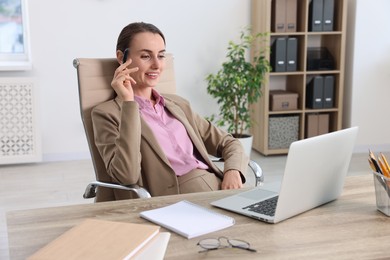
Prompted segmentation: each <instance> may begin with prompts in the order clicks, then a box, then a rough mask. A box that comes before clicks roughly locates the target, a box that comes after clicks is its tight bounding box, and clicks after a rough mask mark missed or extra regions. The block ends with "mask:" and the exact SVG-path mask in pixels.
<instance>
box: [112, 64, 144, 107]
mask: <svg viewBox="0 0 390 260" xmlns="http://www.w3.org/2000/svg"><path fill="white" fill-rule="evenodd" d="M131 63H132V60H131V59H128V60H127V61H126V62H125V63H123V64H121V65H120V66H119V67H118V68H117V69H116V70H115V73H114V78H113V79H112V81H111V86H112V88H113V89H114V90H115V92H116V94H117V95H118V96H119V98H120V99H121V100H123V101H133V100H134V92H133V88H132V84H137V82H136V81H135V80H134V79H133V78H132V77H131V76H130V74H131V73H134V72H136V71H138V67H134V68H128V66H129V65H130V64H131Z"/></svg>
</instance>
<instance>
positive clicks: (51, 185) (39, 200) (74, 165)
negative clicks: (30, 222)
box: [0, 152, 370, 260]
mask: <svg viewBox="0 0 390 260" xmlns="http://www.w3.org/2000/svg"><path fill="white" fill-rule="evenodd" d="M251 157H252V159H253V160H255V161H256V162H257V163H259V165H260V166H261V167H262V169H263V172H264V174H265V181H266V182H274V181H280V180H281V177H282V176H283V171H284V165H285V162H286V156H268V157H264V156H261V155H260V154H258V153H257V152H252V155H251ZM358 174H370V169H369V167H368V163H367V154H354V155H353V158H352V161H351V164H350V169H349V172H348V175H358ZM94 179H95V177H94V172H93V166H92V163H91V161H89V160H83V161H66V162H50V163H39V164H22V165H10V166H0V180H1V181H0V259H4V260H6V259H9V253H8V237H7V228H6V220H5V213H6V212H7V211H12V210H20V209H31V208H43V207H53V206H63V205H72V204H81V203H93V199H89V200H84V199H83V198H82V194H83V192H84V189H85V186H86V185H87V183H88V182H90V181H92V180H94Z"/></svg>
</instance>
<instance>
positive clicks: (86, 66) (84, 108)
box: [73, 54, 176, 202]
mask: <svg viewBox="0 0 390 260" xmlns="http://www.w3.org/2000/svg"><path fill="white" fill-rule="evenodd" d="M73 66H74V67H75V68H76V69H77V79H78V88H79V99H80V112H81V119H82V121H83V125H84V129H85V133H86V136H87V141H88V145H89V150H90V153H91V157H92V162H93V165H94V169H95V174H96V179H97V180H98V181H103V182H112V180H111V178H110V177H109V176H108V174H107V171H106V167H105V165H104V162H103V159H102V158H101V156H100V154H99V152H98V150H97V148H96V146H95V141H94V133H93V128H92V119H91V110H92V108H94V107H95V106H96V105H98V104H100V103H103V102H105V101H107V100H110V99H113V98H114V97H115V91H114V90H113V88H112V87H111V81H112V78H113V76H114V71H115V69H116V68H117V67H118V66H119V64H118V62H117V60H116V59H115V58H77V59H74V61H73ZM156 89H157V90H158V91H159V92H160V93H175V92H176V81H175V74H174V66H173V56H172V54H167V55H166V67H165V70H164V72H163V74H162V75H161V79H160V83H159V85H158V86H156ZM130 197H131V196H130V194H129V192H125V191H117V190H115V191H114V190H112V189H110V188H103V187H99V188H98V191H97V196H96V198H95V201H97V202H98V201H111V200H117V199H125V198H130Z"/></svg>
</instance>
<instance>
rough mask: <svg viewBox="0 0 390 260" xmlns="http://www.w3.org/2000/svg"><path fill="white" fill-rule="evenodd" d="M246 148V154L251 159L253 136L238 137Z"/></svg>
mask: <svg viewBox="0 0 390 260" xmlns="http://www.w3.org/2000/svg"><path fill="white" fill-rule="evenodd" d="M236 138H237V139H238V140H239V141H240V142H241V144H242V146H243V147H244V151H245V154H246V155H248V157H249V158H250V156H251V152H252V143H253V136H252V135H243V136H241V137H236Z"/></svg>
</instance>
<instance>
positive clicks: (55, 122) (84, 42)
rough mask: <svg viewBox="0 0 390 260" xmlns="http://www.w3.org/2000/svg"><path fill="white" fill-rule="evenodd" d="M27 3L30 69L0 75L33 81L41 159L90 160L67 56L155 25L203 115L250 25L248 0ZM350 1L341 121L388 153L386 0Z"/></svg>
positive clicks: (108, 47) (98, 52)
mask: <svg viewBox="0 0 390 260" xmlns="http://www.w3.org/2000/svg"><path fill="white" fill-rule="evenodd" d="M28 2H29V19H30V33H31V49H32V58H33V70H32V71H28V72H0V77H18V76H20V77H24V76H26V77H27V76H34V77H36V78H37V82H38V84H37V85H38V89H37V90H38V91H39V102H40V108H39V109H40V113H39V114H40V118H39V119H40V122H41V129H42V150H43V158H44V160H45V161H51V160H67V159H82V158H87V157H89V152H88V147H87V144H86V140H85V135H84V130H83V127H82V124H81V120H80V112H79V104H78V92H77V82H76V71H75V69H74V68H73V66H72V60H73V58H75V57H113V56H114V53H115V43H116V38H117V35H118V34H119V32H120V30H121V29H122V28H123V27H124V26H125V25H127V24H128V23H130V22H133V21H146V22H151V23H154V24H155V25H157V26H158V27H159V28H160V29H161V30H162V31H163V32H164V33H165V36H166V38H167V50H168V51H169V52H172V53H174V54H175V66H176V77H177V84H178V93H179V94H180V95H182V96H184V97H186V98H187V99H189V100H190V102H191V103H192V105H193V107H194V109H195V110H196V111H198V112H199V113H200V114H201V115H209V114H211V113H210V111H216V109H217V106H216V103H215V101H214V100H213V99H212V98H211V97H210V96H208V95H207V93H206V82H205V80H204V78H205V76H206V74H208V73H210V72H216V71H217V69H218V68H219V66H220V64H221V62H222V61H223V60H224V57H225V51H226V47H227V42H228V41H229V40H231V39H233V40H234V39H237V38H238V36H239V31H240V30H241V29H242V28H243V27H244V26H246V25H248V24H249V22H250V0H212V1H210V0H192V1H188V0H187V1H183V0H164V1H161V0H142V1H140V0H82V1H80V0H66V1H53V0H30V1H28ZM349 2H350V5H351V6H350V9H351V10H352V12H351V13H350V16H349V18H350V19H349V21H350V22H352V24H349V26H348V29H349V32H348V35H349V36H350V39H348V43H347V59H346V61H347V64H346V68H347V75H346V83H347V84H346V85H347V87H349V89H347V91H346V95H345V96H346V101H347V105H346V108H345V112H346V113H345V114H346V116H345V121H344V125H345V126H349V125H359V126H360V129H361V131H360V134H359V137H358V138H359V139H358V146H359V147H360V148H364V149H362V150H364V152H366V151H367V150H366V148H367V147H371V148H372V147H374V146H375V147H379V148H380V149H382V150H383V149H384V148H386V149H388V150H390V148H389V146H390V145H389V144H390V135H389V134H388V131H387V129H389V124H390V120H389V119H388V118H386V116H387V114H386V113H387V111H389V109H388V107H389V106H388V102H387V99H388V98H389V97H390V95H389V94H390V93H389V92H390V88H389V87H388V85H389V83H388V82H389V76H390V73H388V71H389V67H390V59H389V58H390V57H389V56H390V51H389V47H390V46H389V42H390V40H389V39H390V38H389V37H390V34H389V33H388V30H387V31H386V28H388V24H390V18H389V17H388V12H389V11H390V2H389V1H387V0H376V1H375V5H374V4H373V2H372V1H364V0H350V1H349ZM355 3H356V15H355V14H354V12H355V10H354V8H353V7H354V5H355ZM351 10H350V11H351ZM355 20H356V25H354V23H355ZM352 86H353V88H352ZM348 92H349V97H350V98H349V97H348V95H347V94H348ZM348 100H349V102H348ZM379 115H381V116H382V117H383V119H380V117H379ZM387 117H388V116H387ZM379 148H378V149H379Z"/></svg>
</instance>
